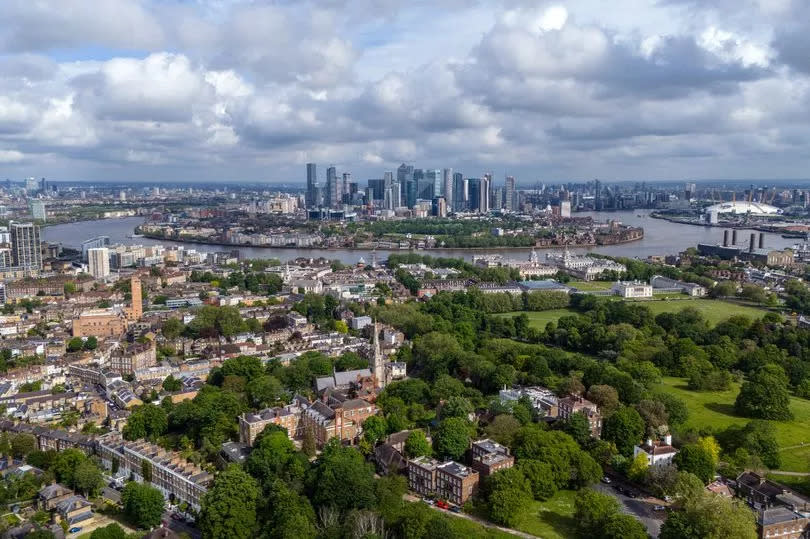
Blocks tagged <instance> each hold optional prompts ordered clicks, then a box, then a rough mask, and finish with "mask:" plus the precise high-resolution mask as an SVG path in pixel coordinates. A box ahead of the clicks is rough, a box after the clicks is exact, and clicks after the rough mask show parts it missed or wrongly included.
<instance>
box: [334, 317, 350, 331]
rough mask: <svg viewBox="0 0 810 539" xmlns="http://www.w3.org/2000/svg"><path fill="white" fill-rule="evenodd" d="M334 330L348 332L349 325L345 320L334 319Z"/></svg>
mask: <svg viewBox="0 0 810 539" xmlns="http://www.w3.org/2000/svg"><path fill="white" fill-rule="evenodd" d="M335 331H337V332H338V333H348V332H349V325H348V324H347V323H346V321H345V320H335Z"/></svg>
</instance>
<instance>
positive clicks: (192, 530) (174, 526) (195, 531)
mask: <svg viewBox="0 0 810 539" xmlns="http://www.w3.org/2000/svg"><path fill="white" fill-rule="evenodd" d="M161 520H162V521H163V524H164V525H165V526H168V528H169V529H170V530H172V531H173V532H175V533H183V532H186V533H187V534H189V535H190V536H191V539H200V538H201V537H202V534H201V533H200V530H199V528H196V527H194V526H191V525H190V524H186V523H185V522H181V521H179V520H174V519H173V518H172V511H166V512H164V513H163V517H162V519H161Z"/></svg>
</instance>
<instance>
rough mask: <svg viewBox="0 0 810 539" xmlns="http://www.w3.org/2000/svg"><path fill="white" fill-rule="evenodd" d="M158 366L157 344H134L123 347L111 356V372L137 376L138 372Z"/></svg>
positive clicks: (150, 342) (149, 342) (148, 342)
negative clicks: (136, 372)
mask: <svg viewBox="0 0 810 539" xmlns="http://www.w3.org/2000/svg"><path fill="white" fill-rule="evenodd" d="M155 365H157V353H156V350H155V343H154V342H152V341H149V340H147V342H145V343H133V344H130V345H128V346H121V347H119V348H117V349H116V350H114V351H113V352H112V354H111V355H110V370H111V371H113V372H118V373H121V374H135V371H136V370H139V369H145V368H147V367H154V366H155Z"/></svg>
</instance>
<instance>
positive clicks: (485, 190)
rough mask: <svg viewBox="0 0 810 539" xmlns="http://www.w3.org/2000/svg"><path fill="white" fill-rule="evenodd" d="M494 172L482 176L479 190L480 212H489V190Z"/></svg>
mask: <svg viewBox="0 0 810 539" xmlns="http://www.w3.org/2000/svg"><path fill="white" fill-rule="evenodd" d="M491 182H492V174H484V177H483V178H481V181H480V187H479V191H478V213H489V209H490V208H489V191H490V188H491Z"/></svg>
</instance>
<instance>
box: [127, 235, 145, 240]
mask: <svg viewBox="0 0 810 539" xmlns="http://www.w3.org/2000/svg"><path fill="white" fill-rule="evenodd" d="M143 237H145V236H144V235H143V234H127V238H130V239H136V238H143Z"/></svg>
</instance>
